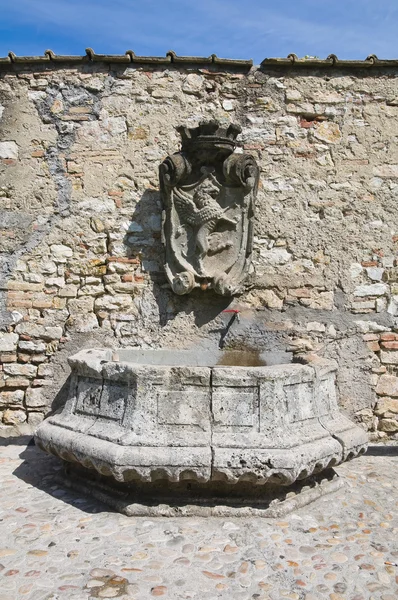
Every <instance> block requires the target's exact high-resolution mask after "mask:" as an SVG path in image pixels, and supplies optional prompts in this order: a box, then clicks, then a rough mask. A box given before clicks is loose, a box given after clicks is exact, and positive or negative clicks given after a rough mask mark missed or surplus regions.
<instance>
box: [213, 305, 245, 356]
mask: <svg viewBox="0 0 398 600" xmlns="http://www.w3.org/2000/svg"><path fill="white" fill-rule="evenodd" d="M223 313H232V316H231V318H230V320H229V321H228V323H227V326H226V327H225V329H224V331H223V332H222V334H221V338H220V343H219V345H218V347H219V348H220V349H222V348H224V346H225V340H226V337H227V335H228V333H229V330H230V329H231V327H232V325H233V324H234V323H235V321H236V322H237V323H239V322H240V316H239V313H240V310H239V309H237V308H226V309H225V310H223Z"/></svg>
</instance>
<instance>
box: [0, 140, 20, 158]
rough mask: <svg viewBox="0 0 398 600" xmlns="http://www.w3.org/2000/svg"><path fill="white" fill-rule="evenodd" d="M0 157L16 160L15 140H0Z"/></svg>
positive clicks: (16, 148)
mask: <svg viewBox="0 0 398 600" xmlns="http://www.w3.org/2000/svg"><path fill="white" fill-rule="evenodd" d="M0 158H6V159H11V160H17V158H18V146H17V144H16V143H15V142H0Z"/></svg>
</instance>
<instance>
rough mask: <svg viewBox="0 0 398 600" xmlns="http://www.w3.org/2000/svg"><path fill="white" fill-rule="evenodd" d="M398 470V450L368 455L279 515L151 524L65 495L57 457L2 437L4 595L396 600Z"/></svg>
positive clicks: (12, 599)
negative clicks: (312, 498) (334, 484)
mask: <svg viewBox="0 0 398 600" xmlns="http://www.w3.org/2000/svg"><path fill="white" fill-rule="evenodd" d="M21 442H25V441H24V440H22V441H21ZM397 467H398V448H397V447H389V448H387V447H376V448H372V449H371V450H370V453H368V454H367V455H366V456H364V457H361V458H359V459H356V460H355V461H353V462H351V463H345V464H343V465H341V466H340V467H338V468H337V471H338V472H339V474H340V476H341V477H342V478H343V480H344V486H343V487H342V489H340V490H339V491H337V492H336V493H334V494H333V495H330V496H326V497H324V498H321V499H319V500H317V501H316V502H314V503H313V504H310V505H308V506H306V507H304V508H302V509H299V510H297V511H296V512H294V513H292V514H290V515H289V516H287V517H284V518H283V520H279V519H262V518H258V517H252V518H248V519H247V518H240V519H239V518H234V519H223V518H215V517H209V518H197V517H196V518H194V517H192V518H191V517H185V518H162V517H159V518H152V519H148V518H145V517H143V518H139V517H126V516H124V515H121V514H118V513H112V512H109V509H107V508H106V507H104V506H103V505H101V504H100V503H99V502H97V501H92V500H90V499H88V498H86V497H81V496H79V495H78V494H76V493H74V492H72V491H70V490H66V489H62V487H60V485H59V484H57V483H56V482H55V479H56V476H57V473H58V472H59V469H60V464H59V461H58V460H56V459H55V458H53V457H51V456H47V455H46V454H44V453H43V452H41V451H40V450H39V449H38V448H36V447H35V446H26V444H25V443H20V444H10V443H7V442H5V441H3V445H0V598H1V600H17V599H18V600H19V599H27V600H58V599H59V600H63V599H65V600H88V599H89V598H114V597H115V598H116V597H120V598H122V599H123V600H150V599H151V598H153V597H157V596H163V597H164V598H165V600H167V599H173V600H179V599H190V598H192V599H197V600H216V599H217V600H218V599H221V600H227V599H228V600H285V599H290V600H320V599H323V598H328V599H330V600H394V599H395V600H396V599H397V598H398V566H396V565H398V510H397V509H398V478H397V477H396V469H397Z"/></svg>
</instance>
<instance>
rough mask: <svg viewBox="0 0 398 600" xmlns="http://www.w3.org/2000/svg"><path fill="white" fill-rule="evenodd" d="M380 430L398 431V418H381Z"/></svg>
mask: <svg viewBox="0 0 398 600" xmlns="http://www.w3.org/2000/svg"><path fill="white" fill-rule="evenodd" d="M378 428H379V430H380V431H387V432H388V433H395V432H396V431H398V420H397V419H380V421H379V427H378Z"/></svg>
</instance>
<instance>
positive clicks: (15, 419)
mask: <svg viewBox="0 0 398 600" xmlns="http://www.w3.org/2000/svg"><path fill="white" fill-rule="evenodd" d="M26 419H27V416H26V413H25V411H23V410H11V409H7V410H5V411H4V412H3V423H5V424H6V425H20V424H21V423H25V421H26Z"/></svg>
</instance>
